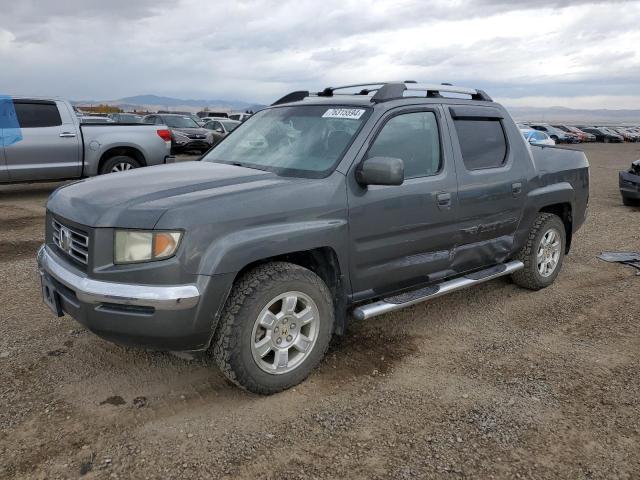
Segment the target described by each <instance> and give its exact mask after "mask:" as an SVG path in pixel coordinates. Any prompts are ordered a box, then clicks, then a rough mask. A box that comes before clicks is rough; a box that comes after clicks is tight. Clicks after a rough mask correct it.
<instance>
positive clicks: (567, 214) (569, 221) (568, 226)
mask: <svg viewBox="0 0 640 480" xmlns="http://www.w3.org/2000/svg"><path fill="white" fill-rule="evenodd" d="M540 212H544V213H553V214H554V215H557V216H558V217H560V218H561V219H562V223H564V231H565V233H566V235H567V245H566V248H565V253H569V249H570V248H571V237H572V236H573V217H572V215H571V204H570V203H555V204H553V205H547V206H546V207H543V208H541V209H540Z"/></svg>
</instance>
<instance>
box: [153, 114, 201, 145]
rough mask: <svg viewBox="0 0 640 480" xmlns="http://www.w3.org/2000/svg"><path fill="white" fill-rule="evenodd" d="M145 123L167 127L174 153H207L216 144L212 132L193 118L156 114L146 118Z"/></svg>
mask: <svg viewBox="0 0 640 480" xmlns="http://www.w3.org/2000/svg"><path fill="white" fill-rule="evenodd" d="M144 122H145V123H151V124H154V125H166V126H168V127H169V130H170V131H171V151H172V153H179V152H187V151H189V150H197V151H199V152H201V153H203V152H206V151H207V150H209V149H210V148H211V146H212V145H213V144H214V139H213V135H212V133H211V131H210V130H207V129H205V128H202V127H201V126H200V125H198V124H197V123H196V122H195V121H194V120H193V119H192V118H190V117H188V116H185V115H176V114H171V113H154V114H151V115H147V116H146V117H144Z"/></svg>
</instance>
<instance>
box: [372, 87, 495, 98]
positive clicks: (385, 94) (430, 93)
mask: <svg viewBox="0 0 640 480" xmlns="http://www.w3.org/2000/svg"><path fill="white" fill-rule="evenodd" d="M405 91H422V92H425V95H426V97H427V98H439V97H441V95H440V93H442V92H445V93H460V94H464V95H469V96H470V97H471V99H472V100H481V101H484V102H492V101H493V100H492V99H491V97H490V96H489V95H487V94H486V93H485V92H484V91H483V90H479V89H476V88H467V87H457V86H455V85H451V84H450V83H441V84H440V85H438V84H426V83H416V82H412V83H408V82H403V83H387V84H385V85H383V86H382V88H380V89H379V90H378V91H377V92H376V94H375V95H374V96H373V97H372V98H371V101H372V102H376V103H380V102H386V101H389V100H394V99H396V98H402V97H404V92H405Z"/></svg>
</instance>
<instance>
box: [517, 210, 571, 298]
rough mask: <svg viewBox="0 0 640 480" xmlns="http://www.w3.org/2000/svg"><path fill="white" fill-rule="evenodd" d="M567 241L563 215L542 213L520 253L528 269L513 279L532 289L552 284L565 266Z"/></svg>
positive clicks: (519, 256)
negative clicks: (563, 262)
mask: <svg viewBox="0 0 640 480" xmlns="http://www.w3.org/2000/svg"><path fill="white" fill-rule="evenodd" d="M565 244H566V232H565V229H564V223H562V220H561V219H560V217H558V216H557V215H554V214H552V213H538V215H537V217H536V220H535V222H534V223H533V227H531V230H530V231H529V237H528V238H527V243H526V244H525V245H524V246H523V247H522V249H521V250H520V251H519V252H518V255H517V256H516V259H517V260H520V261H521V262H522V263H524V268H523V269H521V270H518V271H517V272H515V273H514V274H513V275H512V276H511V277H512V278H513V281H514V282H515V283H516V284H517V285H520V286H521V287H524V288H528V289H531V290H540V289H541V288H545V287H548V286H549V285H551V284H552V283H553V282H554V281H555V279H556V277H557V276H558V273H559V272H560V269H561V268H562V261H563V259H564V252H565Z"/></svg>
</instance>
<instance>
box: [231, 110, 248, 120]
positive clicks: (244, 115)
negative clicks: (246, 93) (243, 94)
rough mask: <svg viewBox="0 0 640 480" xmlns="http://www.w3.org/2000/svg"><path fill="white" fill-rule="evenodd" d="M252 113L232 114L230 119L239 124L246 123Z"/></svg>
mask: <svg viewBox="0 0 640 480" xmlns="http://www.w3.org/2000/svg"><path fill="white" fill-rule="evenodd" d="M251 115H252V114H251V113H242V112H240V113H230V114H229V118H230V119H231V120H237V121H238V122H244V121H245V120H246V119H248V118H249V117H251Z"/></svg>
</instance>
